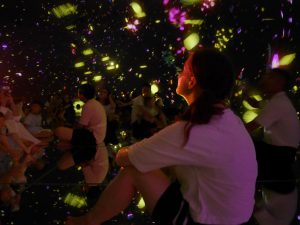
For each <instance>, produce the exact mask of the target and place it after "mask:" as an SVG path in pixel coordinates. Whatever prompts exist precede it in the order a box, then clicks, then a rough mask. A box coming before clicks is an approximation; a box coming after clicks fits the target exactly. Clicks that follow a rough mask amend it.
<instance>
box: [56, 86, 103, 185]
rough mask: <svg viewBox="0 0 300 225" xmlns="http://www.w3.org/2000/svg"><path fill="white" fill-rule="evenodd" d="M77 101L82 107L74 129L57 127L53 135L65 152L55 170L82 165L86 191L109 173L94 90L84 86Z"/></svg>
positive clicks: (91, 87)
mask: <svg viewBox="0 0 300 225" xmlns="http://www.w3.org/2000/svg"><path fill="white" fill-rule="evenodd" d="M78 97H79V99H80V100H81V101H83V102H84V103H85V104H84V106H83V108H82V112H81V117H80V120H79V124H78V126H77V127H76V128H74V129H72V128H68V127H58V128H56V129H55V131H54V133H55V135H56V136H57V137H58V138H59V140H60V143H59V146H58V147H59V148H61V149H64V150H70V151H65V153H64V155H63V156H62V158H61V159H60V160H59V162H58V168H59V169H61V170H65V169H68V168H70V167H72V166H74V165H82V171H83V174H84V178H85V182H86V184H87V188H89V187H91V186H97V184H98V183H100V182H102V181H103V180H104V179H105V177H106V174H107V171H108V153H107V149H106V147H105V144H104V138H105V132H106V114H105V110H104V108H103V106H102V105H101V103H100V102H98V101H97V100H96V99H95V98H94V97H95V88H94V87H93V86H92V85H90V84H83V85H81V86H80V87H79V89H78Z"/></svg>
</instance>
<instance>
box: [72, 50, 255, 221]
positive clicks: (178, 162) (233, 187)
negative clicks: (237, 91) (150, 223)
mask: <svg viewBox="0 0 300 225" xmlns="http://www.w3.org/2000/svg"><path fill="white" fill-rule="evenodd" d="M233 84H234V74H233V70H232V66H231V64H230V63H229V62H228V60H227V59H226V57H224V56H223V55H222V54H220V53H219V52H217V51H216V50H210V49H202V50H199V51H196V52H194V53H192V54H190V56H189V58H188V59H187V61H186V63H185V65H184V68H183V71H182V72H181V74H180V75H179V77H178V85H177V90H176V92H177V93H178V94H179V95H181V96H182V97H183V98H184V99H185V100H186V101H187V103H188V104H189V108H188V110H187V111H186V112H185V113H184V114H183V115H182V117H181V120H180V121H177V122H175V123H174V124H172V125H170V126H167V127H166V128H164V129H162V130H161V131H159V132H158V133H156V134H154V135H153V136H151V137H150V138H148V139H144V140H142V141H140V142H137V143H135V144H133V145H131V146H129V147H125V148H122V149H120V151H119V152H118V154H117V157H116V161H117V163H118V165H119V166H121V167H122V168H121V170H120V172H119V174H118V175H117V176H116V177H115V178H114V179H113V180H112V181H111V183H110V184H109V185H108V186H107V187H106V189H105V190H104V191H103V192H102V194H101V196H100V198H99V200H98V202H97V203H96V205H95V206H94V207H93V208H92V209H91V210H90V211H89V212H88V213H87V214H85V215H83V216H81V217H77V218H76V217H73V218H72V217H71V218H69V219H68V220H67V222H66V224H67V225H74V224H84V225H96V224H102V223H104V222H105V221H107V220H109V219H111V218H112V217H113V216H115V215H117V214H119V213H120V212H121V211H123V210H124V209H125V208H126V207H127V206H128V205H129V203H130V201H131V200H132V198H133V197H134V196H135V195H136V193H137V192H139V193H141V194H142V196H143V198H144V200H145V203H146V207H147V209H148V211H149V212H150V214H151V215H152V218H153V219H154V221H155V222H156V223H158V224H163V225H170V224H177V225H182V224H188V225H196V224H218V225H220V224H226V225H238V224H242V223H244V222H247V221H248V220H249V218H250V217H251V214H252V211H253V207H254V193H255V182H256V176H257V163H256V159H255V150H254V145H253V142H252V140H251V137H250V136H249V134H248V132H247V130H246V129H245V127H244V125H243V123H242V121H241V120H240V119H239V118H238V116H236V115H235V114H234V113H233V112H232V111H231V110H230V109H229V107H228V106H227V105H226V103H225V102H226V101H225V98H226V97H228V96H229V95H230V93H231V88H232V86H233ZM170 167H171V168H174V177H175V178H176V181H174V182H173V181H171V180H170V178H169V177H167V176H166V175H165V174H164V173H163V172H162V168H170Z"/></svg>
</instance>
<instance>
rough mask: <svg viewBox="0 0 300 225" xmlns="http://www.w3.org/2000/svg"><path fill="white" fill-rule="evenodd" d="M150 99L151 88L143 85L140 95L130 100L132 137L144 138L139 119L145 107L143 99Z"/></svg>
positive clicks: (146, 84)
mask: <svg viewBox="0 0 300 225" xmlns="http://www.w3.org/2000/svg"><path fill="white" fill-rule="evenodd" d="M148 97H151V86H150V84H148V83H145V84H144V85H143V87H142V94H141V95H138V96H137V97H135V98H134V99H132V109H131V126H132V136H133V137H134V138H135V139H137V140H141V139H143V138H144V128H143V124H141V118H142V116H143V112H144V107H145V98H148Z"/></svg>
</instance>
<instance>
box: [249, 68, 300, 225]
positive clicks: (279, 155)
mask: <svg viewBox="0 0 300 225" xmlns="http://www.w3.org/2000/svg"><path fill="white" fill-rule="evenodd" d="M289 79H290V75H289V73H288V72H287V71H285V70H283V69H280V68H276V69H272V70H271V71H269V72H268V73H267V74H266V75H265V76H264V78H263V80H262V91H263V93H264V94H265V97H266V99H267V100H268V101H267V103H266V104H265V106H264V107H263V109H262V111H261V112H260V114H259V115H258V116H257V117H256V118H255V119H254V120H253V121H252V122H250V123H248V124H247V125H246V126H247V129H248V130H249V131H250V133H252V132H253V131H255V130H256V129H258V128H263V129H264V132H263V133H264V137H263V140H262V141H257V142H255V148H256V154H257V161H258V178H257V179H258V184H259V187H260V189H261V190H262V191H261V193H262V197H261V200H260V201H258V202H257V207H256V210H255V212H254V217H255V218H256V220H257V221H258V222H259V224H261V225H288V224H290V222H291V221H292V219H293V217H294V215H295V212H296V208H297V192H298V191H297V188H296V179H295V175H294V172H293V163H294V159H295V156H296V150H297V147H298V146H299V143H300V123H299V120H298V117H297V112H296V110H295V108H294V106H293V104H292V102H291V100H290V99H289V97H288V96H287V94H286V90H288V88H289ZM249 102H250V103H252V104H253V103H255V102H253V99H250V101H249ZM253 105H255V104H253ZM256 105H257V104H256Z"/></svg>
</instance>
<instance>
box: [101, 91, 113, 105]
mask: <svg viewBox="0 0 300 225" xmlns="http://www.w3.org/2000/svg"><path fill="white" fill-rule="evenodd" d="M105 90H106V91H107V96H106V98H105V99H104V102H102V104H103V105H109V104H110V101H109V96H110V94H111V93H110V91H109V90H108V89H105ZM100 92H101V90H100Z"/></svg>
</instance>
